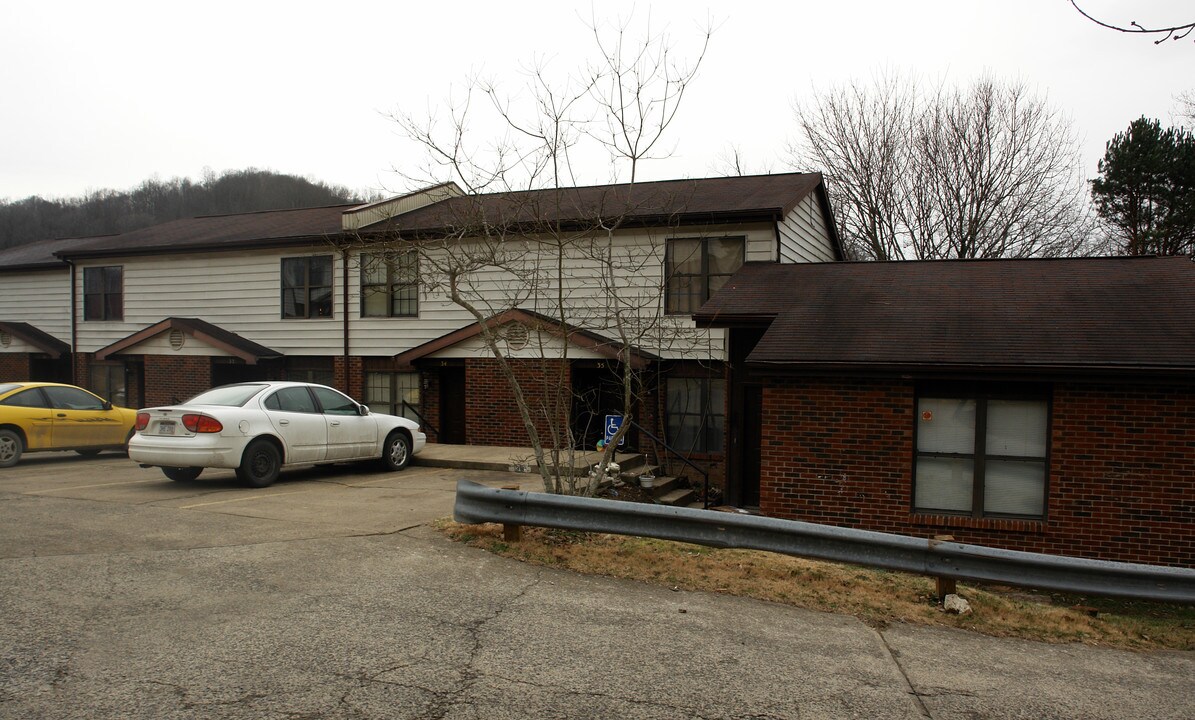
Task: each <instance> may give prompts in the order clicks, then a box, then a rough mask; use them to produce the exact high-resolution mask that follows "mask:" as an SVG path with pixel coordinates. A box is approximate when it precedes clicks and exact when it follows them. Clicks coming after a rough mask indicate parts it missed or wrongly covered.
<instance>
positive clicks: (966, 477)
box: [914, 458, 975, 512]
mask: <svg viewBox="0 0 1195 720" xmlns="http://www.w3.org/2000/svg"><path fill="white" fill-rule="evenodd" d="M974 487H975V463H974V462H973V461H971V460H961V459H957V458H918V460H917V496H916V498H915V500H914V502H915V504H916V505H917V507H919V508H922V509H925V510H946V511H948V512H971V497H972V492H973V488H974Z"/></svg>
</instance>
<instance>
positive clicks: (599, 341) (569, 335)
mask: <svg viewBox="0 0 1195 720" xmlns="http://www.w3.org/2000/svg"><path fill="white" fill-rule="evenodd" d="M512 322H514V323H519V324H521V325H524V326H526V327H527V328H528V329H531V330H534V331H536V332H546V333H549V334H551V335H554V336H556V337H560V338H564V339H566V340H567V341H568V342H570V343H572V344H573V345H576V346H577V347H581V348H584V349H586V350H588V351H590V352H592V353H594V354H596V355H600V356H602V357H604V358H607V359H609V360H613V361H616V362H622V361H623V360H624V356H626V355H628V353H624V348H623V347H622V346H621V345H620V344H619V343H618V342H617V341H615V340H612V339H610V338H608V337H605V336H604V335H600V334H598V333H595V332H593V331H591V330H586V329H584V328H580V327H577V326H575V325H569V324H566V323H561V322H560V321H559V320H557V319H554V318H550V317H548V316H546V315H542V314H540V313H537V312H534V311H532V310H524V309H522V308H513V309H511V310H506V311H503V312H500V313H498V314H496V315H491V316H490V317H488V318H486V319H485V320H482V321H479V322H474V323H470V324H469V325H466V326H465V327H462V328H460V329H457V330H454V331H452V332H450V333H447V334H445V335H442V336H440V337H438V338H436V339H435V340H430V341H428V342H425V343H423V344H422V345H419V346H416V347H413V348H411V349H410V350H406V351H403V352H401V353H398V354H397V355H395V356H394V360H395V362H397V363H399V364H401V365H412V364H414V363H415V362H417V361H419V360H422V359H423V358H426V357H429V356H431V355H434V354H435V353H438V352H441V351H443V350H447V349H448V348H450V347H453V346H454V345H458V344H460V343H462V342H465V341H466V340H470V339H473V338H476V337H479V336H480V335H481V334H482V333H483V332H484V330H485V328H498V327H501V326H502V325H506V324H507V323H512ZM625 359H627V360H628V361H629V362H630V364H631V367H634V368H635V369H640V370H641V369H643V368H645V367H647V365H648V363H650V362H653V361H656V360H659V359H660V358H659V356H658V355H655V354H653V353H650V352H647V351H645V350H642V349H639V348H632V349H631V350H630V353H629V357H625Z"/></svg>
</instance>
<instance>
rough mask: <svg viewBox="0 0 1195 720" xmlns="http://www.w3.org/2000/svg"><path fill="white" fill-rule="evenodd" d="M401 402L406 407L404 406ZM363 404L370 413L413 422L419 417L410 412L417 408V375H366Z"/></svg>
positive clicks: (376, 373) (417, 420)
mask: <svg viewBox="0 0 1195 720" xmlns="http://www.w3.org/2000/svg"><path fill="white" fill-rule="evenodd" d="M403 402H406V403H407V405H406V406H404V405H403ZM365 404H366V405H368V406H369V409H370V411H371V412H380V413H386V414H387V415H398V416H400V417H405V418H408V419H410V420H413V421H415V422H421V421H420V419H419V416H417V415H416V414H415V412H413V411H412V410H411V408H414V409H415V410H416V411H419V412H422V408H420V407H419V373H380V372H375V373H366V374H365Z"/></svg>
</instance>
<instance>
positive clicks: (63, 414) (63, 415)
mask: <svg viewBox="0 0 1195 720" xmlns="http://www.w3.org/2000/svg"><path fill="white" fill-rule="evenodd" d="M54 417H66V413H58V414H57V415H55V416H54Z"/></svg>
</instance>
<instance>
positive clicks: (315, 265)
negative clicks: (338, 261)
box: [282, 255, 332, 318]
mask: <svg viewBox="0 0 1195 720" xmlns="http://www.w3.org/2000/svg"><path fill="white" fill-rule="evenodd" d="M282 317H283V318H330V317H332V256H331V255H318V256H316V257H300V258H283V260H282Z"/></svg>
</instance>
